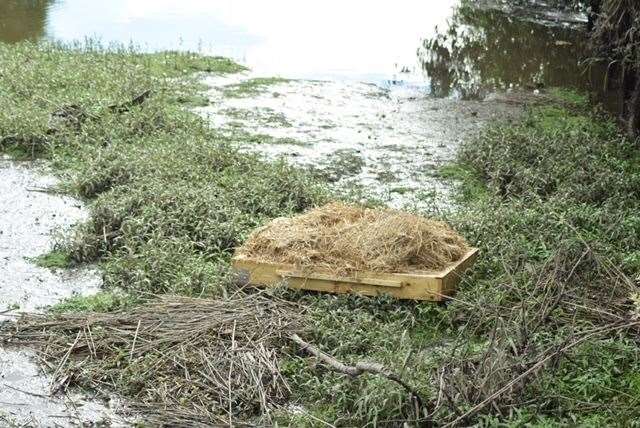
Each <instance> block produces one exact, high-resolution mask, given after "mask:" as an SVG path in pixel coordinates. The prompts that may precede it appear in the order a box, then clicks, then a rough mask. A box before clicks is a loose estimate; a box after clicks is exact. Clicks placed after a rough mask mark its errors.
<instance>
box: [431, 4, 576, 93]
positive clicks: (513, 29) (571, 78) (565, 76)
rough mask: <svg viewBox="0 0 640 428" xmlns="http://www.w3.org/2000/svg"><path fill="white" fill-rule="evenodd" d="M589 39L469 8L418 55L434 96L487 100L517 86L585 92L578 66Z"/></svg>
mask: <svg viewBox="0 0 640 428" xmlns="http://www.w3.org/2000/svg"><path fill="white" fill-rule="evenodd" d="M586 37H587V35H586V33H584V32H583V31H580V30H577V29H575V28H568V27H566V26H560V25H556V26H550V25H548V23H547V24H545V25H543V24H541V23H539V22H538V21H536V20H533V19H526V16H523V17H521V19H516V18H514V17H513V15H511V14H509V13H506V12H504V11H502V10H498V9H494V8H479V7H474V6H469V5H465V6H462V7H459V8H457V9H456V10H455V11H454V13H453V16H452V18H451V19H450V20H449V22H448V23H447V25H446V26H445V27H444V28H443V29H442V30H440V31H438V32H437V34H436V36H435V37H433V38H429V39H427V40H425V41H424V42H423V46H422V47H421V49H420V50H419V53H418V55H419V57H420V60H421V63H422V67H423V69H424V71H425V73H426V74H427V75H428V76H429V78H430V83H431V90H432V92H433V94H434V95H436V96H441V97H445V96H451V95H453V96H457V97H460V98H465V99H472V98H482V97H483V96H484V95H486V93H488V92H491V91H494V90H496V89H506V88H509V87H513V86H517V87H525V88H532V89H534V88H536V87H541V86H543V85H544V86H568V87H577V88H584V87H585V86H586V85H587V77H586V75H585V73H583V70H582V69H581V68H580V67H579V65H578V63H579V61H580V59H581V58H582V57H583V55H584V53H585V47H586V46H585V45H586Z"/></svg>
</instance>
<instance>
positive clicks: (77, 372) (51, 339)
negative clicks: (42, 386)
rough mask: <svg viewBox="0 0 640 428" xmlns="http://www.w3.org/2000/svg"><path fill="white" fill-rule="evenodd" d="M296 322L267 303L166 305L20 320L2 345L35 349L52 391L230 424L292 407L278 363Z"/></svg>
mask: <svg viewBox="0 0 640 428" xmlns="http://www.w3.org/2000/svg"><path fill="white" fill-rule="evenodd" d="M299 313H300V310H299V308H296V307H293V306H292V304H290V303H286V302H283V301H280V300H277V299H274V298H267V297H265V296H264V295H247V296H240V297H234V298H230V299H221V300H210V299H209V300H208V299H193V298H181V297H163V298H160V299H159V300H157V301H154V302H152V303H149V304H147V305H145V306H141V307H139V308H136V309H133V310H130V311H127V312H115V313H91V314H86V313H85V314H73V313H71V314H62V315H32V314H29V315H23V316H22V317H21V318H19V319H18V320H17V322H16V323H6V324H4V325H3V326H2V327H1V328H0V339H2V341H3V342H4V343H15V344H29V345H33V346H35V347H36V349H37V350H38V352H39V355H40V356H41V357H42V360H43V361H44V362H45V363H46V364H47V365H48V366H49V368H50V369H51V370H52V371H53V378H54V385H53V386H52V388H53V389H54V390H59V389H61V388H65V387H67V386H70V385H78V386H82V387H91V388H96V389H99V390H101V389H105V388H106V389H108V390H111V391H116V392H118V393H120V394H121V395H122V396H124V397H126V398H129V399H130V400H131V401H132V406H133V407H134V408H136V407H137V408H141V409H144V413H145V414H147V415H149V414H153V412H152V411H151V410H154V412H155V413H156V414H158V415H160V416H159V421H166V416H167V415H173V416H172V417H173V419H175V420H174V421H173V422H171V424H173V423H174V422H175V423H177V425H182V424H185V426H187V425H189V424H190V422H188V421H191V422H193V423H194V424H195V423H196V422H198V423H202V424H205V425H206V424H213V423H225V424H227V423H230V422H232V421H235V419H236V418H239V419H240V420H244V421H246V420H250V419H251V418H253V417H267V418H268V414H269V411H270V410H272V409H273V408H275V407H277V406H279V405H281V404H283V403H284V402H285V401H286V400H287V398H288V395H289V393H290V390H289V386H288V385H287V382H286V380H285V379H284V378H283V376H282V375H281V373H280V368H279V363H278V361H279V356H281V355H280V354H281V353H282V352H283V351H282V349H283V346H285V342H286V340H287V338H288V336H289V335H291V334H293V333H294V332H296V331H298V329H299V325H300V316H299V315H296V314H299ZM178 420H181V421H182V422H181V423H178V422H177V421H178ZM185 421H187V422H185ZM158 425H166V424H165V423H158Z"/></svg>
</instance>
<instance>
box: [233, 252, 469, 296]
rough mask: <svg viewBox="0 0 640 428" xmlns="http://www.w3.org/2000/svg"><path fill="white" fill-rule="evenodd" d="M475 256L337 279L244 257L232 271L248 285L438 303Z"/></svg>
mask: <svg viewBox="0 0 640 428" xmlns="http://www.w3.org/2000/svg"><path fill="white" fill-rule="evenodd" d="M477 254H478V250H477V249H472V250H470V251H469V253H467V254H466V255H465V256H464V257H463V258H462V259H461V260H460V261H458V262H457V263H455V264H454V265H452V266H450V267H448V268H447V269H444V270H443V271H440V272H413V273H412V272H408V273H381V272H358V273H357V274H356V275H354V276H352V277H348V278H345V277H337V276H335V275H332V274H331V273H328V272H313V273H309V274H307V273H302V272H296V271H295V269H294V267H293V266H291V265H286V264H279V263H270V262H269V263H267V262H261V261H257V260H253V259H248V258H246V257H241V256H236V257H234V258H233V261H232V262H233V266H234V268H235V269H236V270H237V271H238V272H239V273H241V276H242V275H243V276H244V277H245V278H244V281H246V282H247V283H249V284H252V285H262V286H267V287H274V286H278V285H280V284H285V285H286V286H288V287H290V288H296V289H304V290H313V291H321V292H328V293H358V294H363V295H367V296H377V295H380V294H390V295H392V296H394V297H396V298H398V299H412V300H430V301H441V300H445V299H446V298H447V296H450V295H452V294H453V293H454V292H455V289H456V285H457V284H458V282H459V281H460V278H461V275H462V274H463V273H464V271H465V270H466V269H467V268H468V267H469V266H471V264H472V263H473V262H474V261H475V259H476V257H477Z"/></svg>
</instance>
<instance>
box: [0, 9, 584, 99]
mask: <svg viewBox="0 0 640 428" xmlns="http://www.w3.org/2000/svg"><path fill="white" fill-rule="evenodd" d="M503 3H504V2H499V1H497V2H494V1H487V0H476V1H460V0H438V1H421V0H396V1H394V2H388V1H381V0H374V1H365V0H352V1H342V0H325V1H322V2H300V1H296V0H278V1H272V2H266V1H259V0H216V1H203V0H181V1H179V2H176V1H174V0H110V1H102V0H3V1H2V2H0V41H7V42H17V41H20V40H25V39H30V40H38V39H45V38H46V39H50V40H59V41H63V42H73V41H83V40H85V39H93V40H100V41H101V42H102V43H103V44H105V45H109V44H111V43H119V44H125V45H129V44H131V45H135V46H137V47H139V48H140V49H143V50H147V51H154V50H163V49H175V50H191V51H198V52H202V53H204V54H213V55H224V56H228V57H231V58H234V59H235V60H237V61H239V62H241V63H243V64H247V65H248V66H249V67H251V68H252V69H253V70H254V71H256V72H258V73H260V74H270V75H283V76H286V77H295V78H313V79H330V80H336V79H351V80H358V81H366V82H373V83H379V84H384V82H387V83H388V82H397V81H402V82H403V83H407V82H412V83H414V84H420V85H423V86H425V88H426V90H427V91H428V92H430V93H432V94H434V95H437V96H449V95H455V96H469V95H477V94H473V93H472V92H473V91H474V90H477V88H476V86H478V85H479V84H480V83H483V84H485V85H489V86H500V87H504V86H509V85H511V84H531V83H538V82H544V83H546V84H547V85H552V86H556V85H566V84H570V85H572V86H573V85H578V86H580V85H583V83H584V76H583V75H582V73H581V70H580V69H578V67H577V61H578V59H579V57H580V55H581V54H582V49H583V47H582V44H583V39H584V35H582V34H580V33H577V32H575V31H571V30H568V28H575V27H576V26H582V25H584V22H585V18H584V16H583V15H581V14H579V13H576V12H575V11H572V10H565V11H557V10H555V9H551V8H545V7H544V3H542V6H541V5H539V4H538V3H535V5H534V6H529V7H527V8H517V7H507V6H504V5H503ZM467 4H471V5H476V4H482V7H481V8H476V7H468V6H467ZM517 17H524V18H525V19H524V20H522V19H516V18H517ZM541 22H544V23H546V24H551V25H538V24H539V23H541ZM430 40H431V41H434V42H435V43H434V44H429V41H430ZM558 41H561V42H563V43H557V42H558Z"/></svg>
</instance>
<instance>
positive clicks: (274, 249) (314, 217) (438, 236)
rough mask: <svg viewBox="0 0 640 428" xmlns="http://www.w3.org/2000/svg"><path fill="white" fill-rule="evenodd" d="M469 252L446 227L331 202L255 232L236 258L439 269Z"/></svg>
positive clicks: (304, 265)
mask: <svg viewBox="0 0 640 428" xmlns="http://www.w3.org/2000/svg"><path fill="white" fill-rule="evenodd" d="M467 251H468V246H467V243H466V242H465V240H464V239H463V238H462V237H461V236H460V235H458V234H457V233H456V232H455V231H454V230H453V229H451V228H450V227H449V226H448V225H447V224H445V223H443V222H440V221H435V220H429V219H426V218H423V217H419V216H417V215H414V214H409V213H406V212H402V211H397V210H391V209H370V208H364V207H360V206H353V205H346V204H343V203H337V202H336V203H331V204H328V205H325V206H323V207H320V208H316V209H313V210H311V211H308V212H307V213H305V214H302V215H299V216H296V217H293V218H278V219H275V220H274V221H272V222H271V223H269V224H267V225H266V226H264V227H262V228H260V229H258V230H256V231H255V232H254V233H253V234H251V236H249V238H248V240H247V241H246V242H245V244H244V245H243V246H242V247H240V248H238V250H237V254H238V255H242V256H246V257H251V258H254V259H258V260H262V261H268V262H276V263H286V264H292V265H295V266H297V267H298V268H301V269H319V270H326V271H330V272H333V273H341V274H348V273H349V272H353V271H379V272H410V271H417V270H418V271H420V270H439V269H442V268H444V267H446V266H447V265H449V264H451V263H452V262H455V261H457V260H459V259H460V258H461V257H462V256H463V255H464V254H465V253H466V252H467Z"/></svg>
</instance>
